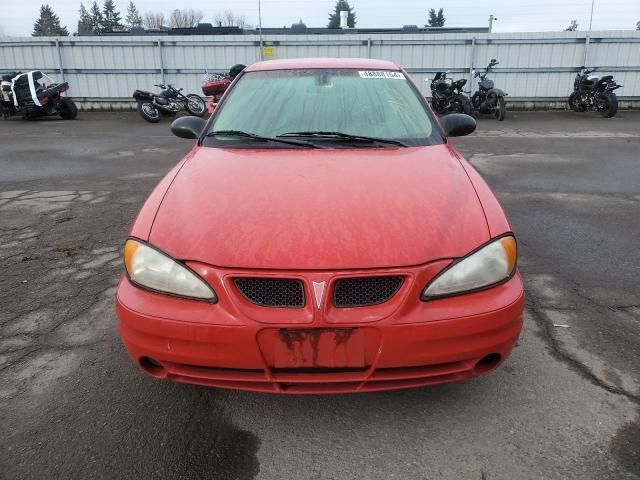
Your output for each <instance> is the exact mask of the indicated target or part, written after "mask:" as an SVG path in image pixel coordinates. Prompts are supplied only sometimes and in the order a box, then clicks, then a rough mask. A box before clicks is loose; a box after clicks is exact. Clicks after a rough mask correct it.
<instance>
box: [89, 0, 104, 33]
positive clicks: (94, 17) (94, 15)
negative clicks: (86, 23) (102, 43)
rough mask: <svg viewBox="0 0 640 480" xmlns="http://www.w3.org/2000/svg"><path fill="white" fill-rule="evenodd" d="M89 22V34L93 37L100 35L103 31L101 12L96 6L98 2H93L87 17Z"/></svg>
mask: <svg viewBox="0 0 640 480" xmlns="http://www.w3.org/2000/svg"><path fill="white" fill-rule="evenodd" d="M89 17H90V22H91V32H92V33H93V34H94V35H100V34H101V33H102V29H103V23H104V21H103V19H102V11H101V10H100V7H99V6H98V2H96V1H94V2H93V4H92V5H91V14H90V15H89Z"/></svg>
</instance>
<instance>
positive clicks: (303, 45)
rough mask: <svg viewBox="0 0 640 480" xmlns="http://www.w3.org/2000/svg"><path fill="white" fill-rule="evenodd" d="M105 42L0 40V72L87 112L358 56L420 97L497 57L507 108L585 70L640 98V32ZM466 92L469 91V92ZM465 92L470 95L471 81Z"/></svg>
mask: <svg viewBox="0 0 640 480" xmlns="http://www.w3.org/2000/svg"><path fill="white" fill-rule="evenodd" d="M263 42H264V46H265V47H267V48H265V49H264V50H261V48H260V39H259V37H258V36H257V35H220V36H211V35H207V36H173V35H163V36H101V37H59V38H43V37H33V38H32V37H29V38H0V73H3V72H8V71H14V70H17V71H26V70H35V69H39V70H43V71H45V72H46V73H47V74H49V75H50V76H52V77H53V78H54V79H56V80H58V81H61V80H64V81H67V82H69V83H70V85H71V91H70V95H72V96H73V97H74V98H76V99H77V100H78V101H80V102H81V103H82V104H83V105H84V106H85V108H86V107H90V106H94V107H97V108H112V107H117V106H122V105H128V103H123V102H128V101H129V99H130V98H131V93H132V92H133V91H134V90H135V89H136V88H139V89H151V90H153V88H154V87H153V84H156V83H173V84H176V85H177V86H179V87H184V89H185V91H189V92H193V93H201V90H200V83H201V80H202V75H203V73H204V71H205V70H208V71H209V72H224V71H227V70H228V68H229V67H230V66H231V65H233V64H236V63H244V64H247V65H248V64H251V63H254V62H256V61H259V60H260V57H261V52H262V53H264V54H267V55H268V58H300V57H319V56H327V57H364V58H381V59H386V60H391V61H393V62H395V63H397V64H398V65H401V66H402V67H404V68H405V69H406V70H407V71H408V72H409V73H410V74H411V75H412V77H413V78H414V80H415V81H416V83H418V85H419V86H420V88H421V89H422V91H423V92H424V93H425V95H427V94H428V85H427V84H426V83H424V79H425V78H428V77H429V76H430V75H431V74H433V73H434V72H436V71H440V70H449V71H450V72H451V73H452V75H453V76H454V78H457V77H465V78H468V79H469V80H470V81H471V76H470V71H471V68H474V67H475V68H481V67H484V66H485V65H486V64H487V63H488V61H489V59H491V58H496V59H498V61H499V62H500V65H498V67H496V68H495V72H494V73H492V76H491V78H492V79H493V80H495V82H496V86H498V87H500V88H502V89H503V90H505V91H506V92H507V93H508V94H509V97H508V101H510V102H547V103H548V102H560V101H563V100H564V99H566V97H567V96H568V95H569V93H570V92H571V88H572V84H573V78H574V76H575V74H576V72H577V71H578V69H579V68H580V66H582V65H587V66H589V67H597V68H598V71H599V72H602V74H605V73H607V74H612V75H614V77H615V79H616V80H617V81H618V83H621V84H623V85H624V88H622V89H620V90H617V91H616V93H617V95H618V96H619V97H620V99H621V100H622V101H625V100H627V101H634V102H635V101H639V100H640V32H633V31H603V32H588V33H587V32H545V33H493V34H486V33H482V34H479V33H443V34H425V33H412V34H406V33H403V34H384V33H378V34H365V33H354V34H349V33H345V34H338V35H335V34H331V35H324V34H322V35H265V36H264V37H263ZM468 85H469V84H468ZM471 86H472V87H473V88H474V89H475V85H473V82H472V83H471Z"/></svg>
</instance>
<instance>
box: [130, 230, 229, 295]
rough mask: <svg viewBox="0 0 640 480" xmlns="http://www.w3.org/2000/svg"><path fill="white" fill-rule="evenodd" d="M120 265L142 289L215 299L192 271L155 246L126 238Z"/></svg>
mask: <svg viewBox="0 0 640 480" xmlns="http://www.w3.org/2000/svg"><path fill="white" fill-rule="evenodd" d="M124 265H125V267H126V269H127V273H128V274H129V278H130V279H131V281H132V282H133V283H135V284H137V285H140V286H141V287H144V288H149V289H151V290H156V291H159V292H164V293H169V294H172V295H179V296H181V297H189V298H196V299H199V300H208V301H210V302H215V301H217V297H216V294H215V293H214V291H213V290H212V289H211V288H210V287H209V286H208V285H207V284H206V283H205V282H204V280H202V279H201V278H200V277H198V276H197V275H196V274H195V273H193V272H192V271H191V270H189V268H187V267H186V266H184V265H182V264H181V263H179V262H177V261H175V260H173V259H172V258H170V257H169V256H167V255H165V254H164V253H161V252H159V251H158V250H156V249H155V248H152V247H150V246H149V245H145V244H144V243H142V242H139V241H136V240H132V239H129V240H127V243H125V244H124Z"/></svg>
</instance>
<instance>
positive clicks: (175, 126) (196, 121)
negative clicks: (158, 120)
mask: <svg viewBox="0 0 640 480" xmlns="http://www.w3.org/2000/svg"><path fill="white" fill-rule="evenodd" d="M205 123H206V120H204V119H202V118H200V117H191V116H189V117H180V118H178V119H177V120H174V121H173V123H172V124H171V132H172V133H173V134H174V135H175V136H176V137H180V138H190V139H195V138H198V137H199V136H200V134H201V133H202V130H203V129H204V125H205Z"/></svg>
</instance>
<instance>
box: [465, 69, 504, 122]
mask: <svg viewBox="0 0 640 480" xmlns="http://www.w3.org/2000/svg"><path fill="white" fill-rule="evenodd" d="M496 65H498V62H497V61H496V59H495V58H492V59H491V61H490V62H489V65H487V67H486V68H485V69H484V72H479V71H475V70H474V71H473V77H474V78H479V81H478V91H477V92H476V93H474V94H473V95H472V96H471V104H472V105H473V108H474V109H476V110H477V111H478V112H480V113H484V114H492V115H493V116H494V117H495V119H496V120H498V121H500V122H501V121H502V120H504V119H505V118H506V117H507V106H506V102H505V100H504V97H506V96H507V93H505V92H504V91H502V90H500V89H499V88H495V84H494V83H493V80H489V79H488V78H487V74H488V73H489V72H490V71H491V69H492V68H493V67H494V66H496Z"/></svg>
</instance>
